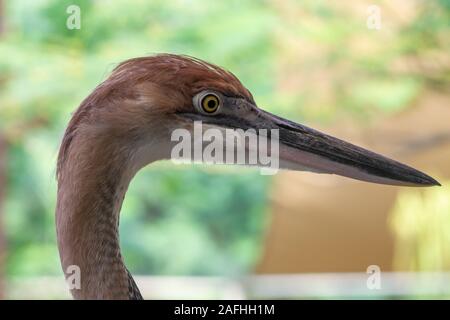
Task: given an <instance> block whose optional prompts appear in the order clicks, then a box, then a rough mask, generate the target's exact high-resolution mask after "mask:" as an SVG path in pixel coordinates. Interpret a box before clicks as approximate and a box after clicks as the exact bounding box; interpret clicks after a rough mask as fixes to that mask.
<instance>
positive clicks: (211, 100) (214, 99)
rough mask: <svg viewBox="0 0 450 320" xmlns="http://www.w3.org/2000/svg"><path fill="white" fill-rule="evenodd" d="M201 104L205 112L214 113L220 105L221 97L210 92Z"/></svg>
mask: <svg viewBox="0 0 450 320" xmlns="http://www.w3.org/2000/svg"><path fill="white" fill-rule="evenodd" d="M201 106H202V109H203V111H204V112H206V113H214V112H216V111H217V109H218V108H219V106H220V100H219V97H218V96H216V95H215V94H212V93H209V94H207V95H206V96H204V97H203V98H202V100H201Z"/></svg>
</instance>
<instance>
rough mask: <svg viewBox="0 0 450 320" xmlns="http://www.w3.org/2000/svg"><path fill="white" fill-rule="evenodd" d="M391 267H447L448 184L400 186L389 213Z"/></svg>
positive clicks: (449, 228) (449, 252)
mask: <svg viewBox="0 0 450 320" xmlns="http://www.w3.org/2000/svg"><path fill="white" fill-rule="evenodd" d="M389 222H390V226H391V228H392V230H393V231H394V236H395V251H394V252H395V253H394V269H395V270H410V271H442V270H450V184H449V183H448V181H447V182H443V183H442V187H440V188H431V189H421V190H418V189H405V190H402V191H401V192H400V193H399V195H398V197H397V201H396V204H395V206H394V208H393V211H392V214H391V217H390V221H389Z"/></svg>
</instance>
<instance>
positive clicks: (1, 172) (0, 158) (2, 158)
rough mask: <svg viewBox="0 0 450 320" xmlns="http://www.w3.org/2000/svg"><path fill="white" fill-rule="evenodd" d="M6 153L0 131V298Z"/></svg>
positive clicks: (1, 289)
mask: <svg viewBox="0 0 450 320" xmlns="http://www.w3.org/2000/svg"><path fill="white" fill-rule="evenodd" d="M6 155H7V143H6V140H5V139H3V136H2V135H1V133H0V300H1V299H4V297H5V295H4V293H5V281H4V279H5V262H6V236H5V232H4V224H3V222H4V221H3V217H4V214H3V210H4V199H5V192H6V191H5V189H6Z"/></svg>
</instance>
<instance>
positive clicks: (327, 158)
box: [184, 99, 440, 186]
mask: <svg viewBox="0 0 450 320" xmlns="http://www.w3.org/2000/svg"><path fill="white" fill-rule="evenodd" d="M184 116H185V117H187V118H189V119H191V120H201V121H204V122H205V123H208V124H210V125H215V126H217V127H219V128H233V129H244V130H247V129H256V130H258V129H268V130H271V129H278V134H279V164H280V167H281V168H282V169H289V170H297V171H313V172H317V173H329V174H337V175H340V176H344V177H348V178H353V179H357V180H362V181H368V182H373V183H380V184H389V185H401V186H440V183H439V182H438V181H436V180H435V179H433V178H432V177H430V176H428V175H426V174H425V173H423V172H421V171H419V170H416V169H414V168H411V167H409V166H407V165H405V164H402V163H400V162H398V161H395V160H392V159H389V158H387V157H384V156H382V155H380V154H377V153H375V152H372V151H369V150H366V149H364V148H361V147H358V146H356V145H353V144H351V143H348V142H346V141H343V140H340V139H338V138H335V137H332V136H330V135H327V134H324V133H322V132H319V131H317V130H314V129H311V128H308V127H306V126H304V125H301V124H298V123H295V122H292V121H290V120H287V119H283V118H280V117H278V116H276V115H273V114H271V113H269V112H266V111H264V110H261V109H259V108H257V107H256V106H254V105H253V104H250V103H248V102H243V101H242V100H236V99H232V100H230V101H229V108H227V109H225V108H224V110H223V111H222V113H221V114H220V115H216V116H202V115H199V114H194V113H185V114H184Z"/></svg>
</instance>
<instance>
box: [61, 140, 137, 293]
mask: <svg viewBox="0 0 450 320" xmlns="http://www.w3.org/2000/svg"><path fill="white" fill-rule="evenodd" d="M73 144H78V145H76V146H72V148H71V150H70V151H69V153H68V155H67V160H66V161H65V163H64V166H63V168H62V169H61V172H60V177H59V179H58V180H59V183H58V201H57V209H56V224H57V237H58V247H59V251H60V257H61V263H62V267H63V269H64V272H65V273H66V278H68V279H69V277H70V279H71V281H70V282H69V284H70V285H72V288H71V292H72V295H73V296H74V298H76V299H130V298H131V299H133V298H140V294H139V290H138V289H137V287H136V285H135V283H134V281H133V279H132V278H131V275H130V274H129V272H128V270H127V269H126V267H125V265H124V262H123V258H122V255H121V252H120V246H119V232H118V228H119V213H120V209H121V206H122V202H123V199H124V197H125V193H126V190H127V188H128V185H129V183H130V181H131V179H132V177H133V176H134V174H135V173H136V172H135V171H137V170H133V169H130V167H129V166H128V164H129V159H128V156H127V153H126V152H124V150H121V151H120V152H119V151H117V150H115V149H111V148H108V147H107V146H106V147H105V146H104V145H103V147H100V145H92V143H91V144H90V143H83V142H82V141H80V142H77V141H74V142H73ZM75 150H76V151H75ZM71 266H76V267H75V268H74V267H71ZM77 267H78V268H77ZM74 270H75V271H77V270H79V272H80V273H79V276H80V282H79V284H80V286H79V287H76V284H77V282H76V281H74V280H76V279H74V278H73V277H74V276H75V273H74V272H75V271H74Z"/></svg>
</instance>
